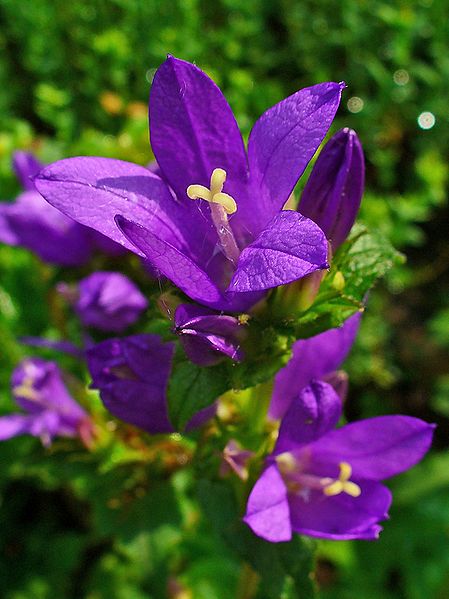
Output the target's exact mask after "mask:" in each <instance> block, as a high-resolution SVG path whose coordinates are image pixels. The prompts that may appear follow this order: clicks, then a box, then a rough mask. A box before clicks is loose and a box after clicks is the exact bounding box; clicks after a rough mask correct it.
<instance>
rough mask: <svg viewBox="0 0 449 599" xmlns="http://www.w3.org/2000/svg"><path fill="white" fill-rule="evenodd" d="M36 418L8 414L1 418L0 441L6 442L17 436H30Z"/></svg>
mask: <svg viewBox="0 0 449 599" xmlns="http://www.w3.org/2000/svg"><path fill="white" fill-rule="evenodd" d="M33 422H34V416H29V415H25V414H8V415H7V416H2V417H0V441H6V439H11V438H12V437H16V436H17V435H25V434H30V430H31V428H32V425H33Z"/></svg>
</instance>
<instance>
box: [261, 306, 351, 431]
mask: <svg viewBox="0 0 449 599" xmlns="http://www.w3.org/2000/svg"><path fill="white" fill-rule="evenodd" d="M360 317H361V315H360V313H357V314H354V315H353V316H351V317H350V318H348V320H346V322H345V323H344V324H343V325H342V326H341V327H339V328H338V329H331V330H329V331H326V332H325V333H321V334H320V335H315V337H310V338H309V339H300V340H299V341H296V342H295V343H294V344H293V355H292V357H291V358H290V361H289V362H288V364H287V366H285V367H284V368H282V369H281V370H280V371H279V372H278V373H277V375H276V377H275V379H274V389H273V397H272V399H271V404H270V408H269V415H270V417H271V418H273V419H279V418H282V417H283V416H284V414H285V413H286V411H287V409H288V407H289V406H290V404H291V403H292V401H293V400H294V399H295V397H296V396H297V395H298V393H299V392H300V391H301V389H302V388H303V387H306V386H307V385H308V384H309V383H310V381H311V380H312V379H315V378H320V379H323V378H324V379H325V380H327V381H328V382H329V383H332V384H335V386H336V388H337V387H338V389H339V391H340V393H342V394H344V393H345V391H346V387H347V385H346V382H345V377H342V376H341V374H339V373H336V372H335V371H336V370H337V369H338V368H339V367H340V365H341V364H342V363H343V361H344V360H345V359H346V356H347V355H348V354H349V351H350V349H351V347H352V344H353V343H354V340H355V338H356V335H357V331H358V329H359V324H360Z"/></svg>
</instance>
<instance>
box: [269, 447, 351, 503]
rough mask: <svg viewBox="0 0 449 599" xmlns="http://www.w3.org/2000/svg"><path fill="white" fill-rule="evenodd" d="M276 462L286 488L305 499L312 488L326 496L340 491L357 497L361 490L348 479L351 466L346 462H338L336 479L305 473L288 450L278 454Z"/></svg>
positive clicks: (338, 493) (331, 495)
mask: <svg viewBox="0 0 449 599" xmlns="http://www.w3.org/2000/svg"><path fill="white" fill-rule="evenodd" d="M276 463H277V466H278V469H279V471H280V473H281V475H282V477H283V478H284V480H285V483H286V485H287V488H288V490H289V491H290V492H291V493H296V494H300V495H302V496H304V498H305V499H307V498H308V494H309V492H310V491H311V490H312V489H314V490H316V491H322V492H323V494H324V495H326V497H333V496H335V495H340V493H346V494H347V495H350V496H351V497H359V495H360V494H361V492H362V490H361V488H360V487H359V485H357V484H356V483H354V482H352V481H351V480H349V479H350V478H351V474H352V467H351V465H350V464H348V462H340V464H339V468H340V474H339V476H338V479H334V478H329V477H325V478H322V477H319V476H316V475H314V474H307V473H306V472H304V471H302V470H301V464H300V463H299V462H298V461H297V460H296V458H295V457H294V456H293V455H292V454H291V453H289V452H284V453H281V454H280V455H278V456H277V457H276Z"/></svg>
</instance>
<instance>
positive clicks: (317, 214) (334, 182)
mask: <svg viewBox="0 0 449 599" xmlns="http://www.w3.org/2000/svg"><path fill="white" fill-rule="evenodd" d="M364 185H365V162H364V157H363V150H362V146H361V144H360V141H359V139H358V137H357V134H356V133H355V131H353V130H352V129H348V128H345V129H341V130H340V131H339V132H338V133H336V134H335V135H334V136H333V137H331V139H330V140H329V141H328V142H327V144H326V145H325V146H324V148H323V149H322V151H321V154H320V155H319V157H318V159H317V161H316V163H315V165H314V167H313V170H312V172H311V174H310V177H309V179H308V181H307V183H306V186H305V187H304V191H303V193H302V196H301V200H300V202H299V206H298V210H299V212H300V213H301V214H304V216H307V217H309V218H311V219H312V220H313V221H315V222H316V223H317V225H319V226H320V227H321V228H322V229H323V231H324V233H325V234H326V237H327V238H328V239H329V240H330V241H331V242H332V247H333V249H334V250H335V249H336V248H337V247H338V246H339V245H340V244H342V243H343V241H344V240H345V239H346V237H347V236H348V234H349V231H350V230H351V227H352V225H353V224H354V221H355V218H356V216H357V212H358V210H359V207H360V202H361V199H362V195H363V189H364Z"/></svg>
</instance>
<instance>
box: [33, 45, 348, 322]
mask: <svg viewBox="0 0 449 599" xmlns="http://www.w3.org/2000/svg"><path fill="white" fill-rule="evenodd" d="M343 87H344V84H343V83H321V84H318V85H314V86H312V87H309V88H305V89H302V90H300V91H298V92H296V93H295V94H293V95H292V96H290V97H288V98H286V99H285V100H283V101H281V102H279V104H276V105H275V106H273V107H272V108H270V109H269V110H267V112H265V114H263V115H262V116H261V117H260V119H259V120H258V121H257V122H256V123H255V125H254V127H253V129H252V132H251V135H250V137H249V142H248V150H247V151H246V150H245V146H244V143H243V139H242V136H241V134H240V131H239V129H238V126H237V123H236V121H235V118H234V116H233V114H232V111H231V109H230V107H229V105H228V103H227V102H226V100H225V98H224V96H223V95H222V93H221V91H220V89H219V88H218V87H217V86H216V85H215V83H214V82H213V81H212V80H211V79H209V77H207V75H206V74H205V73H204V72H203V71H201V70H200V69H199V68H197V67H196V66H194V65H193V64H190V63H188V62H185V61H182V60H178V59H176V58H174V57H172V56H169V57H168V58H167V60H166V61H165V62H164V63H163V64H162V65H161V66H160V67H159V69H158V70H157V72H156V74H155V77H154V81H153V85H152V88H151V94H150V107H149V110H150V138H151V146H152V149H153V152H154V155H155V157H156V160H157V163H158V166H159V169H160V172H161V176H158V175H157V174H155V173H153V172H150V171H149V170H148V169H147V168H144V167H143V166H137V165H135V164H130V163H127V162H122V161H119V160H111V159H107V158H94V157H78V158H69V159H67V160H62V161H60V162H56V163H54V164H51V165H49V166H48V167H47V168H45V169H44V170H43V171H42V172H41V173H39V175H38V176H37V178H36V179H35V183H36V186H37V188H38V190H39V191H40V193H42V195H43V196H44V197H45V198H46V199H47V200H48V201H49V202H50V203H51V204H52V205H53V206H55V207H57V208H58V209H60V210H61V211H63V212H64V213H65V214H67V215H69V216H71V217H72V218H74V219H75V220H77V221H78V222H80V223H82V224H84V225H87V226H89V227H92V228H93V229H96V230H97V231H100V232H101V233H103V234H105V235H107V236H108V237H110V238H111V239H113V240H115V241H117V242H118V243H121V244H122V245H123V246H125V247H127V248H128V249H130V250H132V251H134V252H136V253H138V254H139V255H141V256H142V257H144V258H147V259H148V260H149V261H150V262H151V263H152V264H153V266H154V267H155V268H156V269H157V270H158V271H159V272H160V273H161V274H162V275H164V276H165V277H167V278H168V279H170V280H171V281H172V282H173V283H174V284H175V285H176V286H178V287H179V288H180V289H181V290H182V291H184V292H185V293H186V294H187V295H188V296H190V298H192V299H193V300H194V301H197V302H199V303H201V304H204V305H206V306H208V307H211V308H215V309H218V310H227V311H239V310H245V309H247V308H248V307H249V306H251V305H252V304H254V303H255V302H256V301H257V300H258V299H259V298H260V297H261V295H262V294H263V292H265V291H266V290H267V289H270V288H273V287H276V286H278V285H283V284H286V283H290V282H291V281H294V280H297V279H300V278H301V277H304V276H305V275H308V274H310V273H311V272H314V271H316V270H320V269H325V268H327V266H328V264H327V242H326V239H325V236H324V234H323V232H322V231H321V229H320V228H319V227H318V226H317V225H316V224H315V223H314V222H313V221H312V220H310V219H308V218H306V217H304V216H302V215H301V214H299V213H298V212H297V211H294V210H282V208H283V206H284V204H285V203H286V202H287V199H288V197H289V195H290V194H291V192H292V190H293V188H294V187H295V185H296V183H297V181H298V179H299V178H300V176H301V175H302V173H303V171H304V169H305V168H306V166H307V164H308V163H309V161H310V159H311V158H312V156H313V154H314V153H315V151H316V150H317V148H318V146H319V145H320V143H321V141H322V140H323V138H324V137H325V135H326V133H327V131H328V129H329V126H330V124H331V122H332V120H333V118H334V115H335V112H336V110H337V108H338V105H339V102H340V95H341V91H342V89H343ZM116 223H117V224H118V226H117V224H116Z"/></svg>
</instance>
